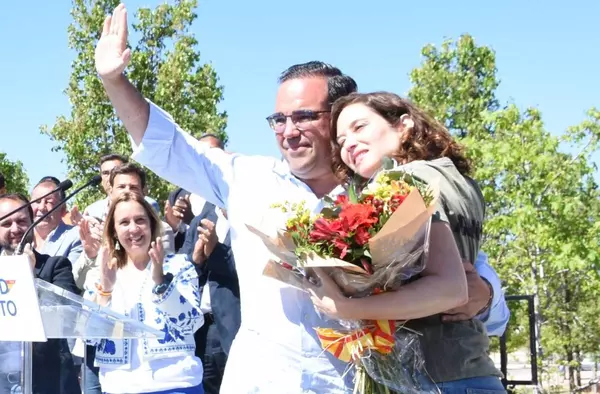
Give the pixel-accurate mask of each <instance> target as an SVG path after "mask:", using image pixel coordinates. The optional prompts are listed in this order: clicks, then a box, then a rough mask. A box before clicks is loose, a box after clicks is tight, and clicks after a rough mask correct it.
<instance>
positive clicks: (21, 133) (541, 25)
mask: <svg viewBox="0 0 600 394" xmlns="http://www.w3.org/2000/svg"><path fill="white" fill-rule="evenodd" d="M158 3H159V1H154V0H152V1H150V0H148V1H137V0H135V1H129V2H126V5H127V8H128V10H129V14H130V15H133V14H134V11H135V10H136V9H137V8H138V7H140V6H155V5H156V4H158ZM533 3H536V4H535V5H534V4H533ZM550 3H551V2H541V1H539V2H526V1H522V0H521V1H514V0H508V1H503V2H477V3H476V2H446V1H444V2H442V1H432V2H414V1H413V2H406V1H392V0H386V1H383V0H381V1H380V0H373V1H368V2H365V1H331V0H330V1H327V2H325V1H317V0H304V1H301V2H286V1H274V0H259V1H236V2H233V1H228V0H218V1H217V0H212V1H201V3H200V6H199V9H198V11H197V12H198V15H199V17H198V19H197V20H196V23H195V25H194V27H193V31H194V33H195V34H196V36H197V38H198V40H199V42H200V45H199V49H200V51H201V55H202V60H203V61H204V62H210V63H212V64H213V66H214V67H215V68H216V70H217V73H218V75H219V77H220V83H221V84H222V85H224V86H225V100H224V101H223V102H222V103H221V108H222V109H225V110H227V112H228V114H229V123H228V127H227V131H228V133H229V139H230V144H229V149H230V150H232V151H237V152H242V153H248V154H265V155H278V152H277V148H276V145H275V140H274V137H273V135H272V133H271V131H270V129H269V128H268V126H267V123H266V121H265V120H264V118H265V116H266V115H268V114H270V113H271V112H273V106H274V98H275V92H276V89H277V83H276V80H277V76H278V75H279V73H280V72H281V71H282V70H284V69H285V68H287V67H288V66H290V65H291V64H294V63H299V62H304V61H308V60H323V61H327V62H329V63H332V64H334V65H336V66H338V67H340V68H341V69H342V70H343V71H344V72H346V73H347V74H349V75H351V76H353V77H354V78H355V79H356V80H357V81H358V84H359V89H360V90H361V91H372V90H390V91H393V92H396V93H399V94H405V93H406V92H407V91H408V89H409V86H410V85H409V78H408V74H409V72H410V71H411V69H413V68H414V67H416V66H418V65H419V63H420V61H421V59H420V49H421V47H422V46H423V45H425V44H428V43H434V44H440V43H441V42H442V41H443V40H444V39H445V38H456V37H458V36H459V35H460V34H462V33H470V34H471V35H473V36H474V37H475V39H476V41H477V43H478V44H485V45H488V46H491V47H492V48H493V49H494V50H495V51H496V52H497V64H498V69H499V77H500V79H501V85H500V88H499V90H498V95H499V98H500V99H501V100H503V101H513V102H515V103H517V104H518V105H519V106H521V107H524V106H535V107H537V108H539V109H540V110H541V111H542V113H543V116H544V120H545V122H546V124H547V127H548V129H549V130H551V131H554V132H560V131H562V130H564V129H565V128H566V127H568V126H569V125H574V124H577V123H579V122H580V121H581V120H582V119H583V117H584V114H585V111H586V110H587V109H588V108H590V107H592V106H594V105H595V106H597V107H598V106H600V95H599V92H600V77H599V76H598V64H600V52H599V51H598V44H599V43H600V25H599V24H598V22H597V18H598V15H600V2H598V1H592V0H588V1H574V2H555V4H553V5H550ZM70 7H71V2H70V1H68V0H55V1H42V0H35V1H27V2H26V1H13V2H7V3H6V4H5V5H4V6H3V15H6V16H9V17H5V18H3V23H2V24H0V37H2V44H0V45H1V48H2V53H3V56H2V58H3V61H2V62H0V86H1V87H2V94H1V95H0V115H1V119H2V120H3V122H2V126H1V129H0V130H1V132H0V133H1V135H2V138H1V139H0V140H1V143H0V151H4V152H6V153H7V154H8V156H9V158H11V159H19V160H21V161H22V162H23V163H24V165H25V169H26V171H27V172H28V174H29V176H30V179H31V181H32V182H35V181H37V180H38V179H40V178H41V177H42V176H45V175H54V176H58V177H60V178H63V177H64V176H65V173H66V171H65V165H64V164H62V163H61V158H62V157H61V155H60V154H58V153H53V152H51V147H52V142H51V141H50V140H49V139H48V138H47V137H46V136H44V135H41V134H40V132H39V127H40V125H43V124H48V125H49V126H51V125H52V124H53V123H54V121H55V119H56V117H57V116H59V115H62V114H65V115H67V114H68V113H69V102H68V100H67V97H66V96H65V95H64V94H63V93H62V91H63V90H64V88H65V87H66V86H67V81H68V78H69V73H70V65H71V61H72V59H73V57H74V54H73V53H72V52H71V51H70V50H69V49H68V48H67V32H66V29H67V26H68V25H69V23H70V15H69V10H70ZM99 28H100V27H99Z"/></svg>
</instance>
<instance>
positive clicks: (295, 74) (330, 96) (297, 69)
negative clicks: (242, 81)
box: [279, 61, 358, 106]
mask: <svg viewBox="0 0 600 394" xmlns="http://www.w3.org/2000/svg"><path fill="white" fill-rule="evenodd" d="M310 77H322V78H327V100H328V105H329V106H332V105H333V103H334V102H335V100H337V99H339V98H340V97H344V96H347V95H349V94H350V93H354V92H356V91H357V89H358V87H357V85H356V81H354V79H352V78H351V77H349V76H347V75H345V74H344V73H342V71H341V70H340V69H339V68H337V67H333V66H332V65H330V64H327V63H324V62H319V61H312V62H308V63H302V64H295V65H293V66H291V67H290V68H288V69H287V70H285V71H284V72H282V73H281V75H280V76H279V83H280V84H281V83H284V82H285V81H289V80H290V79H298V78H310Z"/></svg>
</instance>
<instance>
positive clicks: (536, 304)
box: [531, 256, 544, 393]
mask: <svg viewBox="0 0 600 394" xmlns="http://www.w3.org/2000/svg"><path fill="white" fill-rule="evenodd" d="M540 276H542V277H543V276H544V273H543V268H542V272H541V275H539V271H538V266H537V256H536V257H534V258H533V259H532V263H531V277H532V279H533V296H534V298H533V310H534V315H535V327H534V330H535V349H536V352H537V357H538V385H537V386H536V387H535V389H534V391H535V392H536V393H538V392H543V391H544V385H543V382H542V379H540V377H541V375H542V373H543V369H544V368H543V365H544V363H543V361H544V349H543V348H542V320H543V316H542V313H541V312H540V288H539V285H538V283H540V280H541V278H540ZM542 283H543V282H542Z"/></svg>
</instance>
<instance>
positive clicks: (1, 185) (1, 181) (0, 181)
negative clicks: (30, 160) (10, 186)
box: [0, 172, 6, 189]
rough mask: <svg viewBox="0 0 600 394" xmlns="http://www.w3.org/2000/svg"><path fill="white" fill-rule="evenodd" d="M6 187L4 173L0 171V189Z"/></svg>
mask: <svg viewBox="0 0 600 394" xmlns="http://www.w3.org/2000/svg"><path fill="white" fill-rule="evenodd" d="M5 187H6V181H5V180H4V175H2V173H1V172H0V189H4V188H5Z"/></svg>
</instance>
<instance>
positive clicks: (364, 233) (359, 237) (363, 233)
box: [354, 227, 371, 246]
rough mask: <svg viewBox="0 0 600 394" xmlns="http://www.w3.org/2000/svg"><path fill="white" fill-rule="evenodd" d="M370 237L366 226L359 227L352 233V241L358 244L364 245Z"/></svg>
mask: <svg viewBox="0 0 600 394" xmlns="http://www.w3.org/2000/svg"><path fill="white" fill-rule="evenodd" d="M369 239H371V234H369V229H368V228H367V227H359V228H357V229H356V232H355V233H354V242H356V243H357V244H358V245H359V246H364V245H366V244H367V242H369Z"/></svg>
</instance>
